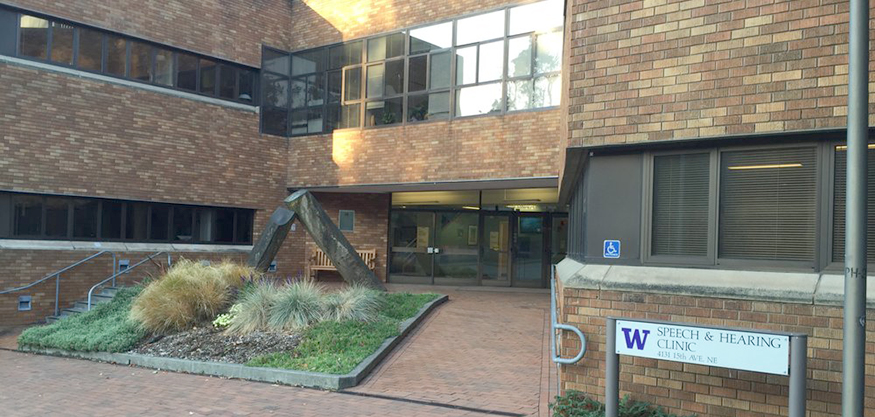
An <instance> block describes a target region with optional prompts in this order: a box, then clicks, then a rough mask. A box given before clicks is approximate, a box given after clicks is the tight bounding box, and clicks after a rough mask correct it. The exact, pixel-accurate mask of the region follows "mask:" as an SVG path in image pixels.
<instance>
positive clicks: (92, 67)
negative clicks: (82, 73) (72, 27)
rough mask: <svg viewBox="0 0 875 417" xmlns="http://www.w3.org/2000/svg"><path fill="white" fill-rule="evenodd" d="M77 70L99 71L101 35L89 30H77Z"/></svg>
mask: <svg viewBox="0 0 875 417" xmlns="http://www.w3.org/2000/svg"><path fill="white" fill-rule="evenodd" d="M78 59H79V61H78V65H79V68H81V69H84V70H89V71H101V70H102V64H103V34H102V33H100V32H98V31H95V30H91V29H79V58H78Z"/></svg>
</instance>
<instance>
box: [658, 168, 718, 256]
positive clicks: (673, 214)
mask: <svg viewBox="0 0 875 417" xmlns="http://www.w3.org/2000/svg"><path fill="white" fill-rule="evenodd" d="M710 168H711V163H710V155H709V154H707V153H701V154H688V155H666V156H657V157H655V158H653V224H652V229H651V230H652V232H651V254H652V255H673V256H707V254H708V189H709V184H710Z"/></svg>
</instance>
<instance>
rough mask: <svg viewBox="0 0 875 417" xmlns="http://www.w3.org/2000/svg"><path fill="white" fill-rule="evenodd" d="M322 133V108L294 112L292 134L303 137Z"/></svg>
mask: <svg viewBox="0 0 875 417" xmlns="http://www.w3.org/2000/svg"><path fill="white" fill-rule="evenodd" d="M321 131H322V108H321V107H318V108H309V109H304V110H298V111H294V112H292V121H291V134H293V135H301V134H305V133H316V132H321Z"/></svg>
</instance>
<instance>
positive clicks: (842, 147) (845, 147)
mask: <svg viewBox="0 0 875 417" xmlns="http://www.w3.org/2000/svg"><path fill="white" fill-rule="evenodd" d="M867 148H869V149H875V143H870V144H869V146H867ZM836 150H837V151H846V150H848V145H839V146H836Z"/></svg>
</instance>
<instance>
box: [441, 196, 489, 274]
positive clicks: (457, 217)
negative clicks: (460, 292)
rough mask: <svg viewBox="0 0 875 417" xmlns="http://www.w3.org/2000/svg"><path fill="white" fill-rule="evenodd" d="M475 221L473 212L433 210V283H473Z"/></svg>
mask: <svg viewBox="0 0 875 417" xmlns="http://www.w3.org/2000/svg"><path fill="white" fill-rule="evenodd" d="M479 223H480V216H479V215H478V214H477V213H465V212H437V213H435V228H434V230H435V236H434V283H435V284H440V285H474V284H477V262H478V258H479V256H478V248H479V242H480V236H479V235H480V233H479Z"/></svg>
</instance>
